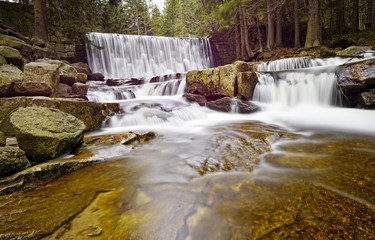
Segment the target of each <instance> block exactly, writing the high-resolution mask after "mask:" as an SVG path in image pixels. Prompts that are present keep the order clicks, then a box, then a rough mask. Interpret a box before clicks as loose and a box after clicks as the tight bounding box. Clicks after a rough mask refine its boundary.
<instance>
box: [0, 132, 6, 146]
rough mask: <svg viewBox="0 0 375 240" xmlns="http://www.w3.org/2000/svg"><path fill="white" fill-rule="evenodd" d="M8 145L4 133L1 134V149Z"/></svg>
mask: <svg viewBox="0 0 375 240" xmlns="http://www.w3.org/2000/svg"><path fill="white" fill-rule="evenodd" d="M6 143H7V138H6V136H5V134H4V133H2V132H0V147H4V146H5V144H6Z"/></svg>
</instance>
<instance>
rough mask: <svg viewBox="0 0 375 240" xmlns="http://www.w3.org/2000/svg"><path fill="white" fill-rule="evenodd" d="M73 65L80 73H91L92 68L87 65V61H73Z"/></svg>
mask: <svg viewBox="0 0 375 240" xmlns="http://www.w3.org/2000/svg"><path fill="white" fill-rule="evenodd" d="M71 65H72V67H74V68H75V69H76V70H77V72H78V73H84V74H86V75H90V74H91V69H90V67H89V65H87V64H86V63H83V62H78V63H73V64H71Z"/></svg>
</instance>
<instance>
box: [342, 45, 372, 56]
mask: <svg viewBox="0 0 375 240" xmlns="http://www.w3.org/2000/svg"><path fill="white" fill-rule="evenodd" d="M371 49H372V47H370V46H350V47H348V48H345V49H344V50H342V51H339V52H337V56H340V57H361V54H363V53H366V52H368V51H370V50H371Z"/></svg>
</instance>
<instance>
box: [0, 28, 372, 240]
mask: <svg viewBox="0 0 375 240" xmlns="http://www.w3.org/2000/svg"><path fill="white" fill-rule="evenodd" d="M91 37H92V38H94V37H95V38H97V39H102V40H101V41H108V40H106V39H108V38H109V37H108V35H105V34H103V36H101V35H100V34H93V35H92V36H91ZM110 37H111V38H113V39H116V38H114V36H112V35H111V36H110ZM128 38H129V39H130V38H132V37H128V36H119V38H118V39H122V41H124V43H121V44H120V43H117V44H119V45H121V46H123V45H124V44H125V42H126V41H128ZM134 38H136V39H133V40H134V41H138V42H142V41H141V40H140V38H141V37H139V36H137V37H134ZM145 38H147V37H145ZM133 40H132V41H133ZM169 40H170V41H177V42H179V41H182V42H181V43H177V45H182V46H185V45H184V44H186V43H185V42H184V41H185V40H184V39H181V40H175V39H168V41H169ZM116 41H120V40H116ZM129 41H130V40H129ZM147 41H149V39H147ZM163 41H164V40H163ZM194 41H195V40H194ZM109 42H110V41H108V44H109ZM114 42H115V41H114V40H112V43H111V44H114ZM160 42H162V40H160ZM160 42H159V40H157V41H156V43H152V44H159V43H160ZM142 44H143V43H142ZM149 44H151V43H149ZM177 45H176V46H177ZM112 47H113V46H112ZM112 47H111V48H112ZM117 47H118V46H117ZM185 47H186V48H187V47H188V45H186V46H185ZM201 47H202V49H199V50H194V49H192V50H194V51H196V52H204V51H208V49H209V48H208V47H207V46H201ZM113 48H115V47H113ZM116 51H117V50H116ZM181 51H182V52H188V51H189V50H188V49H182V50H181ZM124 52H126V51H125V50H124ZM116 54H117V55H118V56H116V57H115V58H112V60H116V58H118V59H117V60H116V61H119V62H120V61H124V59H121V54H122V53H116ZM164 54H165V53H164ZM205 54H208V53H207V52H205ZM203 56H206V55H204V54H203ZM91 58H92V59H93V55H92V56H91ZM100 58H101V57H97V59H96V60H97V63H95V64H99V63H98V62H99V61H103V59H100ZM180 60H181V59H180ZM176 61H177V60H176ZM181 61H182V60H181ZM201 61H202V62H204V61H207V59H204V57H203V58H202V59H197V62H201ZM345 61H347V60H346V59H338V58H334V59H325V60H312V59H309V58H295V59H285V60H279V61H275V62H272V63H270V64H262V65H260V66H259V68H258V71H259V78H260V81H259V84H258V85H257V87H256V90H255V95H254V100H253V101H254V102H255V103H256V104H258V105H259V106H261V108H262V111H259V112H257V113H253V114H236V113H235V102H236V101H233V104H234V106H233V112H232V113H219V112H215V111H212V110H209V109H208V108H206V107H201V106H199V105H198V104H192V103H189V102H187V101H186V100H185V99H184V98H183V97H182V94H183V92H184V87H185V80H184V78H175V79H169V80H167V81H161V82H153V83H151V82H149V78H150V77H151V76H146V78H145V83H144V84H141V85H126V84H125V85H121V86H116V87H109V86H106V85H103V84H102V83H95V84H92V85H91V87H90V91H89V93H88V97H89V99H90V100H92V101H101V102H113V101H116V102H119V103H120V104H121V107H122V109H123V113H121V114H119V115H116V116H113V117H112V118H111V119H110V120H109V121H108V122H106V124H105V125H104V126H103V128H102V129H100V130H98V131H95V132H90V133H88V134H87V136H99V135H103V134H114V133H123V132H127V131H154V132H155V133H156V138H155V139H153V140H151V141H150V142H148V143H144V144H141V145H137V146H133V147H130V148H129V147H128V146H123V145H114V146H113V147H110V146H107V145H103V146H100V147H99V150H98V151H97V152H96V151H94V150H91V154H92V155H93V156H94V157H95V156H100V157H103V156H104V157H105V156H107V158H106V162H104V163H100V164H97V165H94V166H90V167H86V168H83V169H81V170H78V171H76V172H73V173H70V174H68V175H65V176H62V177H60V178H58V179H55V180H53V181H51V182H49V183H46V184H42V185H40V186H39V187H38V188H36V189H33V190H30V191H27V192H20V193H17V194H15V195H10V196H2V197H0V206H1V208H0V220H2V221H3V223H4V224H1V225H0V238H4V239H17V238H20V239H22V238H28V237H31V238H34V239H41V238H42V239H87V238H88V237H89V236H93V237H95V238H97V239H177V240H180V239H186V240H188V239H189V240H192V239H194V240H195V239H223V240H226V239H372V238H374V237H375V228H374V219H375V194H374V193H375V192H374V189H375V181H374V179H375V165H374V161H375V147H374V146H375V113H374V112H373V111H371V110H359V109H347V108H343V107H340V101H341V96H340V92H339V91H337V89H336V88H335V76H334V74H333V73H334V71H335V69H336V68H337V67H338V66H339V65H340V64H342V63H344V62H345ZM182 63H183V61H182V62H179V63H178V64H182ZM95 64H94V63H93V62H92V60H91V61H90V65H91V67H92V68H93V69H95V70H97V71H99V70H100V69H101V68H100V67H103V68H104V66H100V67H99V66H97V65H95ZM111 64H112V63H111ZM149 64H153V63H149ZM178 64H177V65H178ZM208 65H209V64H208ZM112 66H116V63H114V65H112ZM117 66H120V65H117ZM124 66H125V65H124ZM204 66H206V65H202V67H204ZM191 67H192V68H200V67H196V66H191ZM168 68H169V66H164V67H161V69H168ZM192 68H190V69H192ZM108 69H109V68H107V70H108ZM107 70H105V71H107ZM132 71H133V72H132V73H131V74H134V76H144V75H147V74H151V75H152V74H154V73H153V72H150V73H147V74H145V72H147V71H145V69H141V68H139V69H137V68H133V70H132ZM134 71H138V72H137V73H135V72H134ZM185 71H187V69H184V70H183V71H181V72H185ZM178 72H180V69H179V70H178ZM164 73H165V71H164V70H163V73H158V74H155V75H161V74H164ZM110 74H114V75H113V76H117V77H121V78H126V77H127V76H122V75H121V76H119V75H118V74H121V71H120V72H116V73H108V72H106V76H107V77H108V76H110ZM87 148H88V146H83V147H82V148H81V150H80V149H79V150H77V151H76V152H75V153H74V154H75V155H76V157H78V158H79V157H80V152H81V151H85V149H87ZM119 149H123V150H119ZM81 157H85V156H84V155H82V156H81Z"/></svg>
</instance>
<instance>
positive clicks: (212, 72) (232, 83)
mask: <svg viewBox="0 0 375 240" xmlns="http://www.w3.org/2000/svg"><path fill="white" fill-rule="evenodd" d="M237 72H238V69H237V67H236V66H235V65H233V64H228V65H225V66H220V67H217V68H209V69H204V70H201V71H196V70H194V71H190V72H188V73H187V75H186V90H187V93H193V94H201V95H204V96H227V97H234V96H236V95H237V89H236V88H237V79H236V78H237Z"/></svg>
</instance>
